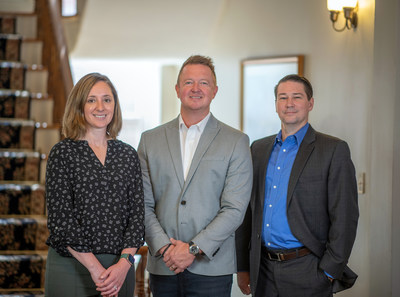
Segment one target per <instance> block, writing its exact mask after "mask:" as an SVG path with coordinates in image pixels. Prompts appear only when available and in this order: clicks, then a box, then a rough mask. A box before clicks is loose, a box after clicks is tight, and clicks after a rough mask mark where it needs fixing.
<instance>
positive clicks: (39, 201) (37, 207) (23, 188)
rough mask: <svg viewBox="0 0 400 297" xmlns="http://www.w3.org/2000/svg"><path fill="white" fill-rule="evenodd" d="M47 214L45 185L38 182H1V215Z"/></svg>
mask: <svg viewBox="0 0 400 297" xmlns="http://www.w3.org/2000/svg"><path fill="white" fill-rule="evenodd" d="M12 214H13V215H28V214H31V215H45V214H46V201H45V190H44V186H43V185H41V184H38V183H33V182H32V183H29V182H23V183H18V184H17V183H11V182H10V183H5V182H1V183H0V215H12Z"/></svg>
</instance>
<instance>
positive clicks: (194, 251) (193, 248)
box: [189, 245, 199, 255]
mask: <svg viewBox="0 0 400 297" xmlns="http://www.w3.org/2000/svg"><path fill="white" fill-rule="evenodd" d="M189 252H190V253H191V254H193V255H197V254H198V253H199V247H198V246H197V245H191V246H190V248H189Z"/></svg>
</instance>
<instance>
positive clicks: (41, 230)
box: [0, 215, 49, 251]
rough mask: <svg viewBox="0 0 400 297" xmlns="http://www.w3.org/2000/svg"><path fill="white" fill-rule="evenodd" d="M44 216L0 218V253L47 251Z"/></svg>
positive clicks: (46, 230) (46, 231) (47, 233)
mask: <svg viewBox="0 0 400 297" xmlns="http://www.w3.org/2000/svg"><path fill="white" fill-rule="evenodd" d="M48 236H49V232H48V229H47V218H46V217H45V216H33V215H31V216H22V217H21V216H16V215H13V216H0V251H15V250H24V251H25V250H47V245H46V240H47V237H48Z"/></svg>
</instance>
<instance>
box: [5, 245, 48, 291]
mask: <svg viewBox="0 0 400 297" xmlns="http://www.w3.org/2000/svg"><path fill="white" fill-rule="evenodd" d="M46 259H47V251H42V252H40V251H38V252H36V253H35V254H25V255H21V254H12V255H0V271H2V272H4V273H2V274H3V275H2V277H0V288H8V289H18V290H19V291H21V290H24V289H25V290H31V288H43V287H44V277H45V268H46Z"/></svg>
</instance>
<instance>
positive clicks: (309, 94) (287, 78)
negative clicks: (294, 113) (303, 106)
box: [274, 74, 313, 101]
mask: <svg viewBox="0 0 400 297" xmlns="http://www.w3.org/2000/svg"><path fill="white" fill-rule="evenodd" d="M287 81H294V82H298V83H301V84H302V85H303V86H304V91H305V93H306V95H307V99H308V101H310V99H311V98H312V97H313V88H312V85H311V83H310V81H309V80H308V79H307V78H305V77H303V76H300V75H297V74H289V75H286V76H285V77H283V78H281V80H280V81H279V82H278V84H277V85H276V86H275V88H274V93H275V100H276V99H277V96H278V94H277V92H278V87H279V85H280V84H281V83H284V82H287Z"/></svg>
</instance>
